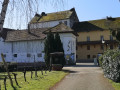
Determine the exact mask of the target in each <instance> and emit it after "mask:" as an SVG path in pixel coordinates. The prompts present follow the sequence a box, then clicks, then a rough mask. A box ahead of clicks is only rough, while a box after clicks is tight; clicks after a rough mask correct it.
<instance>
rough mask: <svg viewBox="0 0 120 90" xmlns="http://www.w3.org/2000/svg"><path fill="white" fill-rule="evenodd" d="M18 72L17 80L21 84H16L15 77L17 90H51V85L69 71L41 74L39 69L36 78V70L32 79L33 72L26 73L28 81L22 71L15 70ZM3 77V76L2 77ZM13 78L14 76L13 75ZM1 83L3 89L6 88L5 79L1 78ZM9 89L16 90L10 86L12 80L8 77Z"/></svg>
mask: <svg viewBox="0 0 120 90" xmlns="http://www.w3.org/2000/svg"><path fill="white" fill-rule="evenodd" d="M15 73H17V74H18V75H17V81H18V84H19V86H17V85H16V83H15V80H14V79H13V82H14V86H15V90H49V88H50V87H52V86H53V85H55V84H56V83H57V82H59V81H60V80H61V79H62V78H64V76H65V75H67V74H68V73H67V72H63V71H52V72H48V71H47V74H45V72H44V75H42V74H41V72H40V71H38V74H37V75H38V77H37V78H35V72H34V73H33V78H32V79H31V72H27V73H26V79H27V82H25V81H24V74H23V73H22V72H15ZM3 74H4V73H0V75H3ZM0 78H1V77H0ZM12 78H13V76H12ZM0 84H1V90H4V83H3V80H0ZM7 90H14V89H13V88H12V87H11V86H10V81H9V80H8V79H7Z"/></svg>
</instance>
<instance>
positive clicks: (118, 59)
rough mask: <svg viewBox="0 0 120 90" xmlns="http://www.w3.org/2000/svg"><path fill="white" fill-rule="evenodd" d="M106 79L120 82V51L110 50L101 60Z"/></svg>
mask: <svg viewBox="0 0 120 90" xmlns="http://www.w3.org/2000/svg"><path fill="white" fill-rule="evenodd" d="M99 63H100V66H101V67H102V69H103V72H104V75H105V77H107V78H109V79H111V80H113V81H115V82H120V50H108V51H106V52H105V53H104V55H102V56H101V57H100V58H99Z"/></svg>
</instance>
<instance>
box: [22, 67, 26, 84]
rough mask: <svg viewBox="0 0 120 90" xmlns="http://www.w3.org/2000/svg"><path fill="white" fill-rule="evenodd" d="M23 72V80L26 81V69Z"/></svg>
mask: <svg viewBox="0 0 120 90" xmlns="http://www.w3.org/2000/svg"><path fill="white" fill-rule="evenodd" d="M23 73H24V80H25V82H26V69H24V71H23Z"/></svg>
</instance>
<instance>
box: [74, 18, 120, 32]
mask: <svg viewBox="0 0 120 90" xmlns="http://www.w3.org/2000/svg"><path fill="white" fill-rule="evenodd" d="M109 28H110V29H117V28H120V17H118V18H112V20H111V21H110V20H108V19H100V20H93V21H85V22H77V23H74V25H73V27H72V29H74V30H75V31H77V32H83V31H93V30H108V29H109Z"/></svg>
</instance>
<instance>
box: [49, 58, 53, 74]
mask: <svg viewBox="0 0 120 90" xmlns="http://www.w3.org/2000/svg"><path fill="white" fill-rule="evenodd" d="M51 69H52V57H51V56H50V66H49V72H50V71H51Z"/></svg>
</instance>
